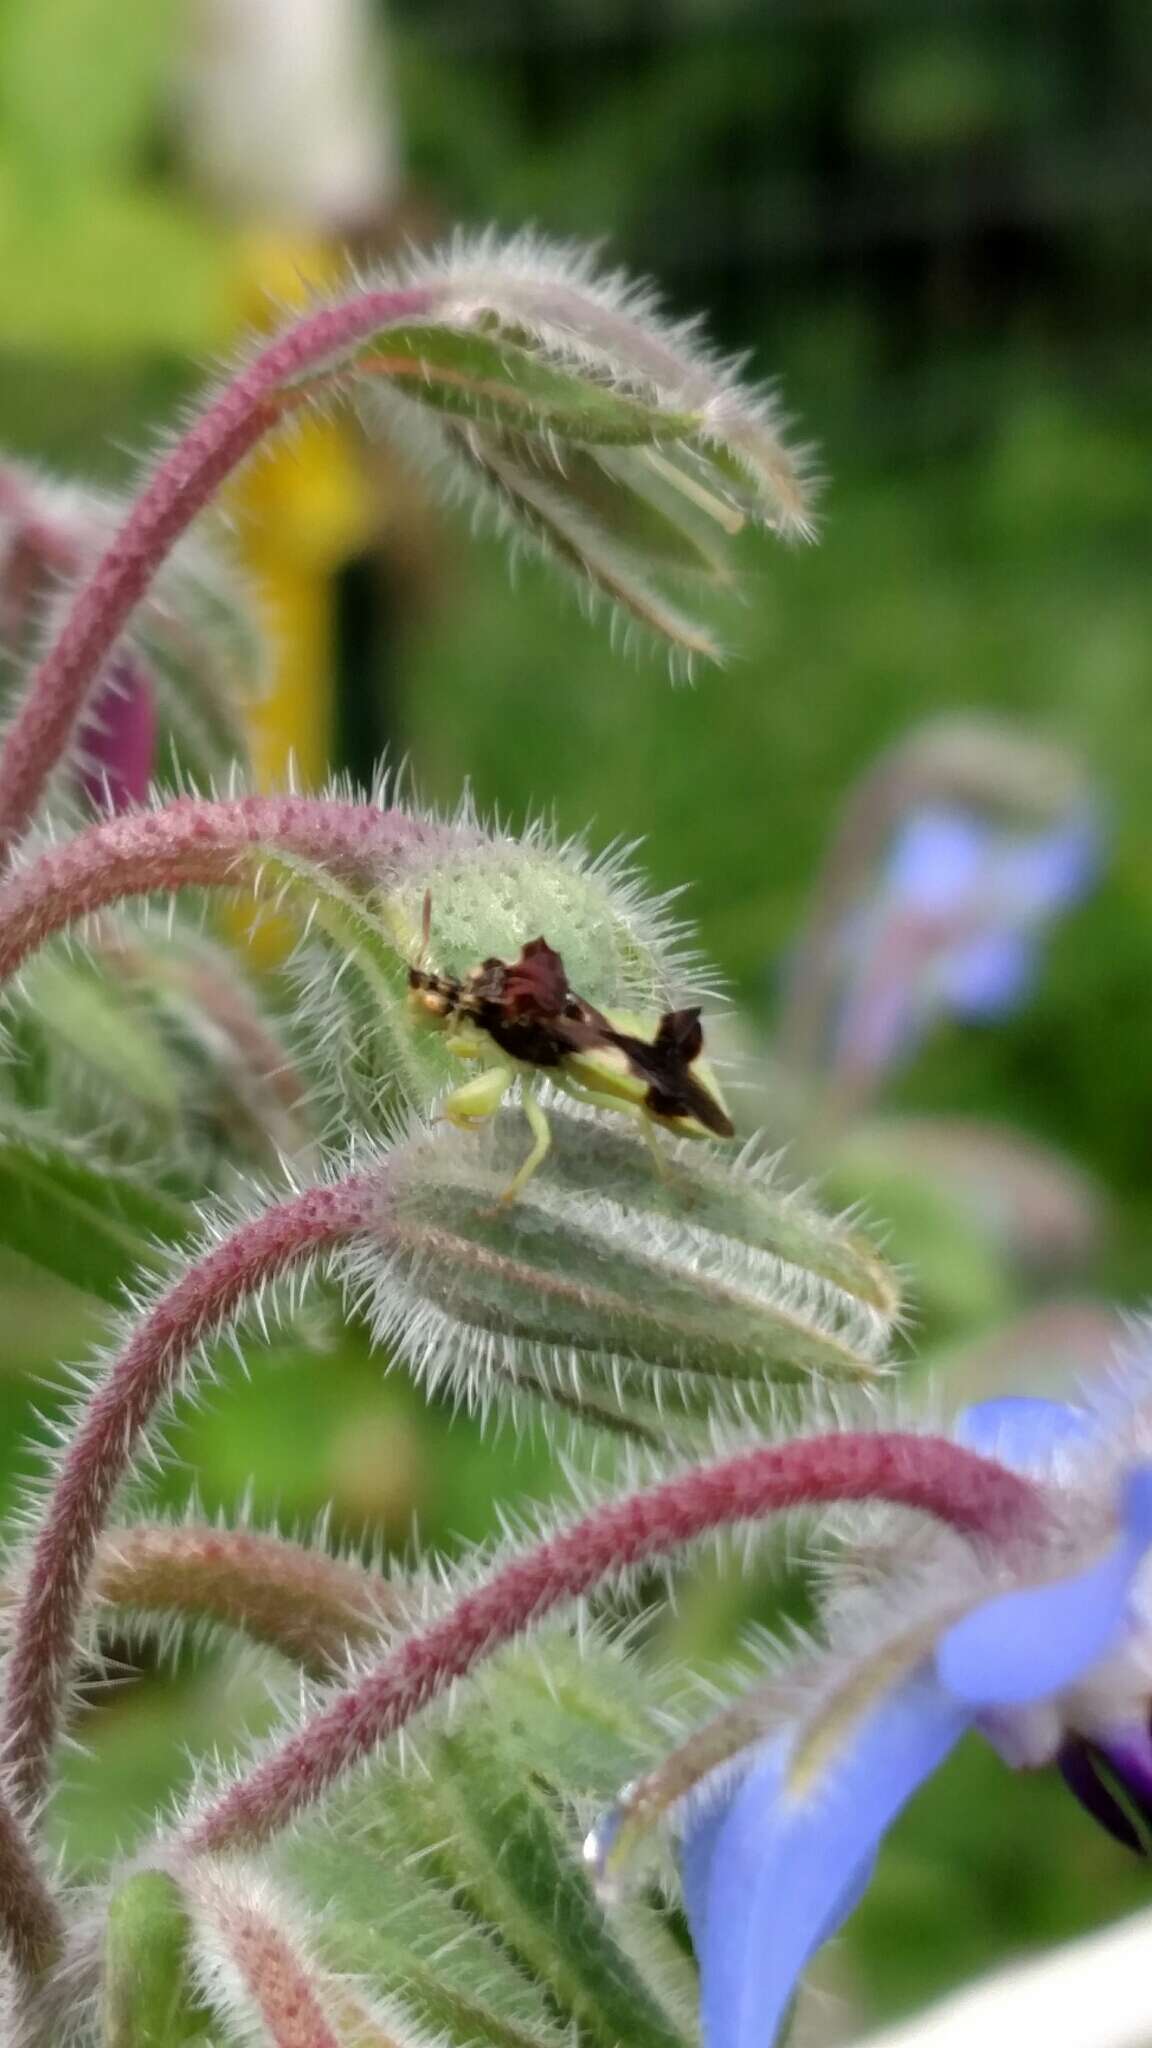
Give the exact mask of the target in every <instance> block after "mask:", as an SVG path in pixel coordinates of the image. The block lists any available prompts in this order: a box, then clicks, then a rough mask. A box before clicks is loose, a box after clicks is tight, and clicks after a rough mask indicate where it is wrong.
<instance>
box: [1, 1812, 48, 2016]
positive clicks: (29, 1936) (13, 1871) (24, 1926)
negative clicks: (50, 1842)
mask: <svg viewBox="0 0 1152 2048" xmlns="http://www.w3.org/2000/svg"><path fill="white" fill-rule="evenodd" d="M63 1936H64V1923H63V1921H62V1920H61V1918H60V1914H59V1912H58V1910H57V1907H56V1903H55V1901H54V1899H53V1897H52V1894H51V1892H50V1891H49V1889H48V1886H47V1884H46V1883H45V1880H44V1877H43V1874H42V1873H41V1870H40V1866H39V1864H38V1863H37V1861H36V1856H35V1853H34V1851H33V1848H32V1844H31V1842H30V1841H29V1839H28V1836H27V1834H26V1833H25V1831H24V1827H23V1824H22V1822H21V1820H20V1818H19V1816H18V1814H17V1813H16V1812H15V1810H14V1809H13V1807H12V1806H11V1805H10V1804H9V1801H8V1797H7V1795H6V1794H5V1793H3V1792H0V1948H3V1949H4V1950H5V1951H6V1953H7V1957H8V1960H9V1961H10V1963H11V1964H12V1966H13V1968H14V1970H15V1971H16V1972H17V1974H18V1975H19V1977H21V1978H23V1979H25V1980H28V1979H34V1978H36V1977H38V1976H39V1975H40V1974H41V1972H42V1971H44V1970H46V1969H47V1968H48V1967H49V1965H50V1964H51V1963H52V1962H53V1961H54V1959H55V1957H56V1956H57V1955H58V1953H59V1951H60V1947H61V1944H62V1941H63Z"/></svg>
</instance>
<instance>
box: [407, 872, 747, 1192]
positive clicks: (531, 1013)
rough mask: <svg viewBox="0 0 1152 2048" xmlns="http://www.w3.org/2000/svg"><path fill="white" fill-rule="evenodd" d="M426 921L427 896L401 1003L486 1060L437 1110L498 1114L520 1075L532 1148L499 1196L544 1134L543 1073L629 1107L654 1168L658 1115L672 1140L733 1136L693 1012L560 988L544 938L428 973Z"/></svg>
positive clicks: (555, 959)
mask: <svg viewBox="0 0 1152 2048" xmlns="http://www.w3.org/2000/svg"><path fill="white" fill-rule="evenodd" d="M431 921H432V900H431V897H430V896H426V897H425V899H424V943H423V947H422V950H421V956H420V964H419V965H417V966H414V967H410V968H409V970H408V992H409V1001H410V1002H411V1003H412V1005H413V1006H414V1008H415V1009H416V1010H417V1011H418V1012H419V1013H420V1014H421V1015H422V1016H423V1017H424V1018H425V1019H426V1020H427V1021H428V1022H429V1023H431V1024H432V1025H433V1026H434V1027H435V1028H436V1029H437V1030H440V1031H442V1032H443V1033H444V1034H445V1045H446V1049H447V1051H448V1052H450V1053H451V1054H453V1056H454V1057H455V1058H457V1059H461V1060H474V1061H477V1062H482V1065H483V1071H482V1072H481V1073H479V1074H477V1075H476V1076H475V1078H474V1079H473V1080H471V1081H465V1082H463V1083H462V1085H461V1086H460V1087H459V1088H454V1089H453V1090H452V1093H451V1094H450V1095H449V1096H448V1097H447V1098H446V1100H445V1102H444V1104H443V1110H442V1114H443V1115H444V1116H446V1117H447V1118H448V1120H449V1122H450V1123H453V1124H456V1125H457V1126H458V1127H459V1128H461V1129H464V1130H467V1129H469V1128H471V1126H472V1125H474V1124H477V1123H480V1122H482V1121H483V1119H484V1118H485V1117H489V1116H494V1115H495V1113H496V1111H497V1110H498V1109H499V1107H500V1104H501V1103H502V1102H503V1100H504V1097H505V1095H506V1094H507V1093H508V1090H509V1088H510V1087H511V1086H512V1083H513V1081H515V1080H517V1079H519V1080H520V1081H521V1083H522V1100H523V1104H524V1114H525V1116H526V1117H527V1119H528V1124H529V1128H530V1130H531V1132H532V1148H531V1150H530V1152H529V1153H528V1156H527V1158H526V1159H525V1160H524V1162H523V1164H522V1165H521V1166H520V1167H519V1168H518V1170H517V1172H516V1173H515V1174H514V1175H513V1177H512V1179H511V1181H510V1182H509V1184H508V1186H507V1187H506V1188H505V1189H504V1192H503V1194H502V1195H501V1198H500V1199H501V1201H504V1202H511V1201H514V1200H515V1199H516V1196H517V1195H519V1194H520V1193H521V1192H522V1190H523V1189H524V1188H525V1187H526V1186H527V1183H528V1182H529V1181H530V1180H531V1178H532V1175H533V1174H534V1173H535V1171H536V1169H537V1167H538V1166H539V1165H540V1163H541V1161H542V1160H543V1158H544V1156H545V1154H546V1153H547V1151H548V1147H549V1144H550V1143H551V1133H550V1131H549V1127H548V1119H547V1117H546V1116H545V1114H544V1111H543V1110H542V1108H541V1107H540V1104H539V1102H538V1101H537V1099H536V1094H535V1087H534V1083H535V1080H536V1076H537V1075H538V1074H540V1073H544V1074H546V1075H547V1077H548V1079H549V1080H550V1081H551V1082H552V1083H553V1084H554V1086H556V1087H557V1088H562V1089H563V1091H564V1093H565V1094H566V1095H571V1096H573V1097H574V1098H575V1100H576V1101H577V1102H588V1103H592V1104H593V1105H594V1106H595V1107H596V1108H597V1109H615V1110H621V1111H623V1112H624V1114H625V1115H628V1116H632V1117H634V1118H635V1119H636V1121H637V1122H638V1123H639V1125H640V1128H641V1130H642V1131H643V1133H644V1135H645V1137H646V1138H647V1140H648V1142H649V1144H650V1145H651V1146H652V1149H653V1152H654V1155H655V1158H656V1162H657V1165H658V1167H659V1168H660V1171H661V1172H663V1170H664V1165H663V1160H662V1158H661V1155H660V1152H659V1148H658V1147H657V1145H656V1142H655V1138H654V1135H653V1130H654V1127H655V1126H656V1125H659V1126H660V1127H661V1128H662V1129H664V1130H666V1131H672V1132H673V1133H674V1134H675V1135H676V1136H677V1137H681V1138H731V1137H733V1136H734V1135H735V1132H734V1130H733V1125H732V1119H731V1117H730V1116H729V1114H728V1111H727V1109H726V1107H725V1105H724V1100H723V1097H722V1096H721V1093H720V1089H719V1087H718V1085H717V1082H716V1079H715V1076H714V1075H713V1073H712V1071H711V1069H710V1067H709V1066H708V1063H707V1061H706V1060H705V1059H704V1056H703V1046H704V1033H703V1030H702V1028H701V1024H700V1012H699V1010H666V1011H665V1012H664V1013H663V1015H662V1016H660V1017H657V1018H656V1019H655V1020H653V1021H649V1020H646V1019H644V1018H640V1017H634V1016H630V1015H626V1014H625V1013H624V1012H622V1011H619V1010H610V1011H605V1010H597V1009H595V1008H594V1007H593V1005H592V1004H591V1003H588V1002H585V1000H584V998H583V997H582V996H578V995H577V994H576V993H575V991H574V990H573V989H572V988H571V987H570V986H569V982H568V976H567V974H566V972H565V969H564V962H563V960H562V959H561V957H560V955H559V953H557V952H556V951H555V950H554V949H553V947H551V946H550V945H549V944H548V941H547V940H546V939H543V938H540V939H530V940H529V941H528V942H527V944H526V945H524V946H522V947H521V950H520V957H519V959H518V960H511V961H510V960H498V959H494V958H493V959H489V960H482V961H481V962H480V964H479V966H478V967H472V968H470V969H469V971H468V973H467V974H465V975H463V976H460V977H458V976H456V975H450V974H435V973H433V972H432V971H431V969H429V968H426V967H425V966H424V965H423V962H424V960H425V959H426V958H427V953H428V939H429V933H430V930H431Z"/></svg>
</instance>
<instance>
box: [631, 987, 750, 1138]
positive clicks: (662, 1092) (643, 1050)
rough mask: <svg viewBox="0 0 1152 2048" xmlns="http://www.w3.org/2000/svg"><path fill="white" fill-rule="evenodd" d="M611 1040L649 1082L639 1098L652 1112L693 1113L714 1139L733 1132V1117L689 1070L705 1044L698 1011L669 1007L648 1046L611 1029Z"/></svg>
mask: <svg viewBox="0 0 1152 2048" xmlns="http://www.w3.org/2000/svg"><path fill="white" fill-rule="evenodd" d="M609 1038H610V1042H611V1043H612V1044H613V1045H616V1046H619V1048H620V1050H621V1051H622V1052H624V1053H626V1054H627V1057H628V1064H629V1065H630V1067H631V1069H632V1072H633V1073H634V1074H637V1075H639V1076H640V1078H641V1079H643V1080H645V1081H647V1083H648V1093H647V1095H646V1096H645V1098H644V1105H645V1108H646V1109H649V1110H650V1111H651V1112H652V1115H653V1116H666V1117H679V1116H684V1117H693V1118H695V1120H696V1122H697V1123H698V1124H703V1126H704V1129H705V1130H706V1131H711V1132H712V1134H713V1136H714V1137H717V1138H731V1137H733V1136H734V1135H735V1131H734V1127H733V1124H732V1120H731V1118H730V1117H729V1115H728V1113H727V1111H726V1110H725V1109H724V1108H722V1106H721V1104H720V1103H719V1102H717V1100H716V1098H715V1096H714V1095H712V1094H710V1093H709V1091H708V1089H707V1088H705V1087H704V1086H703V1085H702V1083H701V1082H699V1081H698V1080H697V1079H696V1077H695V1075H694V1074H693V1072H692V1065H691V1063H692V1061H693V1060H694V1059H698V1058H699V1056H700V1054H701V1052H702V1051H703V1048H704V1033H703V1031H702V1029H701V1026H700V1012H699V1010H669V1011H668V1012H667V1013H666V1014H665V1015H664V1016H663V1017H662V1018H661V1019H660V1025H659V1028H658V1030H657V1032H656V1036H655V1038H654V1039H653V1040H652V1043H651V1044H648V1043H647V1041H646V1040H645V1039H643V1038H633V1037H632V1035H631V1033H630V1032H626V1031H614V1032H611V1033H610V1034H609Z"/></svg>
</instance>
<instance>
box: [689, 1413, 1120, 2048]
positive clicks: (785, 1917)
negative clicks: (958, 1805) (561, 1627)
mask: <svg viewBox="0 0 1152 2048" xmlns="http://www.w3.org/2000/svg"><path fill="white" fill-rule="evenodd" d="M1102 1419H1103V1418H1102V1415H1101V1412H1100V1411H1099V1410H1097V1411H1096V1412H1095V1413H1094V1412H1093V1411H1092V1410H1090V1409H1088V1408H1078V1407H1074V1406H1071V1405H1066V1404H1063V1403H1056V1402H1049V1401H1041V1400H1014V1401H1006V1400H999V1401H991V1402H987V1403H984V1404H982V1405H981V1406H980V1407H978V1408H974V1409H972V1410H970V1411H969V1412H968V1414H967V1415H966V1416H965V1417H963V1418H962V1420H961V1422H960V1424H959V1426H958V1430H957V1434H958V1436H959V1438H960V1440H961V1441H962V1442H964V1443H965V1444H967V1445H968V1446H969V1447H970V1448H971V1449H974V1450H978V1451H980V1452H981V1453H983V1454H984V1455H990V1456H995V1457H998V1458H1000V1459H1001V1460H1002V1461H1003V1462H1004V1463H1005V1464H1009V1465H1011V1466H1013V1467H1015V1468H1016V1469H1019V1470H1023V1471H1026V1472H1027V1473H1028V1474H1029V1475H1030V1476H1031V1477H1033V1479H1035V1480H1036V1481H1037V1482H1038V1483H1040V1484H1041V1485H1043V1486H1044V1487H1045V1489H1046V1491H1047V1492H1049V1493H1050V1494H1051V1498H1052V1502H1053V1506H1054V1509H1055V1511H1056V1515H1055V1520H1054V1528H1055V1529H1056V1530H1057V1531H1058V1533H1057V1534H1056V1536H1055V1537H1054V1539H1053V1545H1052V1548H1051V1549H1050V1550H1049V1551H1048V1552H1046V1553H1045V1554H1043V1555H1041V1556H1039V1557H1037V1556H1036V1555H1026V1556H1022V1557H1021V1558H1019V1559H1014V1558H1012V1557H1010V1556H1005V1557H1004V1558H1003V1559H1001V1560H1000V1561H999V1563H998V1566H997V1568H996V1571H995V1573H994V1575H993V1578H992V1581H991V1584H989V1582H988V1581H987V1580H986V1581H985V1584H984V1587H983V1589H982V1591H980V1592H976V1593H974V1592H973V1589H972V1586H971V1585H969V1586H968V1588H967V1590H966V1591H965V1590H961V1582H960V1581H957V1582H956V1583H955V1584H954V1585H952V1586H951V1587H949V1584H948V1576H949V1574H948V1569H947V1567H946V1566H945V1567H943V1568H942V1569H941V1570H940V1572H939V1574H938V1577H939V1581H940V1585H939V1590H938V1591H936V1592H935V1593H934V1595H933V1599H934V1601H935V1605H934V1607H933V1606H932V1604H931V1602H930V1604H929V1607H928V1608H927V1609H926V1608H924V1607H923V1605H922V1606H921V1608H920V1611H919V1613H918V1614H917V1615H916V1616H915V1617H914V1618H913V1619H912V1620H911V1621H909V1619H908V1618H907V1617H905V1620H904V1623H903V1625H902V1626H898V1627H896V1628H895V1629H894V1628H893V1616H892V1614H891V1613H889V1615H888V1620H887V1629H886V1632H885V1631H881V1636H882V1639H881V1640H880V1641H879V1642H878V1643H873V1644H872V1645H871V1646H870V1647H867V1648H866V1649H865V1650H864V1651H863V1652H861V1651H860V1650H859V1647H858V1646H857V1647H856V1649H855V1652H854V1654H853V1656H851V1657H850V1658H847V1659H843V1658H842V1659H840V1660H839V1661H838V1662H837V1663H836V1664H835V1665H834V1668H833V1676H832V1679H831V1681H830V1682H829V1683H828V1684H827V1685H826V1686H824V1687H823V1689H822V1690H821V1691H820V1692H819V1693H818V1695H817V1698H816V1702H815V1705H814V1706H813V1707H812V1708H811V1710H810V1711H808V1712H806V1713H803V1714H800V1715H798V1716H797V1718H796V1720H795V1721H794V1722H791V1723H789V1724H788V1725H787V1726H784V1727H777V1729H776V1730H775V1731H774V1732H773V1733H772V1734H771V1735H769V1736H768V1737H767V1738H766V1739H765V1740H763V1741H762V1742H761V1743H759V1744H758V1745H757V1746H756V1747H754V1748H753V1749H751V1750H749V1751H746V1752H745V1753H744V1755H743V1757H742V1758H741V1759H740V1763H741V1765H742V1766H743V1768H742V1769H741V1770H740V1773H739V1775H738V1776H737V1777H736V1778H735V1779H734V1780H733V1778H732V1777H731V1775H728V1777H727V1780H726V1782H724V1783H722V1784H721V1789H720V1791H719V1794H718V1795H717V1794H715V1792H714V1791H713V1792H711V1793H710V1789H709V1787H710V1781H709V1780H708V1779H704V1780H703V1781H702V1786H701V1788H700V1789H698V1791H697V1793H696V1794H695V1795H694V1797H693V1799H692V1801H691V1802H690V1804H689V1809H688V1818H687V1823H686V1826H685V1829H684V1833H683V1840H682V1851H681V1866H682V1873H683V1882H684V1895H685V1901H686V1905H687V1910H688V1915H689V1920H690V1923H691V1927H692V1933H693V1937H694V1940H695V1943H696V1949H697V1954H698V1956H699V1961H700V1970H701V1985H702V2004H703V2020H704V2034H705V2040H706V2043H707V2048H770V2043H771V2042H772V2041H773V2039H774V2038H775V2036H776V2034H777V2032H778V2029H779V2028H780V2026H781V2023H782V2021H783V2019H784V2017H785V2015H786V2013H787V2010H788V2007H789V2005H790V2003H791V2000H792V1998H793V1996H794V1993H795V1991H796V1988H797V1984H798V1981H799V1979H800V1977H801V1975H802V1973H803V1971H804V1969H805V1967H806V1965H807V1964H808V1962H809V1961H810V1959H811V1957H812V1956H813V1954H814V1953H815V1951H816V1950H817V1949H818V1948H819V1947H820V1945H821V1944H822V1943H823V1942H824V1941H826V1940H827V1938H828V1937H829V1935H831V1934H833V1933H834V1932H835V1931H836V1930H837V1928H839V1927H840V1926H841V1925H842V1923H843V1921H844V1920H845V1918H846V1917H847V1915H848V1914H849V1912H850V1911H851V1909H852V1907H853V1906H854V1905H855V1903H856V1901H857V1900H858V1898H859V1897H860V1894H861V1893H862V1891H863V1890H864V1889H865V1887H866V1885H867V1883H868V1880H869V1878H870V1875H871V1871H872V1865H873V1859H874V1857H875V1854H876V1851H877V1849H878V1847H879V1845H880V1842H881V1840H882V1838H883V1836H884V1834H885V1832H886V1831H887V1829H888V1828H889V1826H890V1825H891V1824H892V1822H893V1821H894V1820H895V1819H896V1817H897V1815H898V1814H899V1812H900V1811H901V1809H902V1808H903V1806H904V1805H905V1804H906V1802H907V1801H908V1800H909V1799H910V1798H911V1796H912V1795H913V1793H914V1792H915V1791H916V1790H917V1788H918V1787H919V1786H920V1785H921V1784H922V1783H923V1782H924V1780H925V1779H926V1778H927V1777H928V1776H929V1775H930V1774H931V1773H932V1772H933V1771H934V1770H935V1769H936V1768H937V1767H938V1766H939V1765H940V1764H941V1763H942V1762H943V1761H944V1759H945V1758H946V1757H947V1756H948V1754H949V1752H950V1751H951V1750H952V1748H953V1747H954V1745H955V1744H956V1743H957V1742H958V1741H959V1739H960V1737H961V1736H962V1735H963V1734H964V1733H965V1732H966V1731H967V1730H968V1729H973V1728H974V1729H976V1730H978V1731H979V1732H980V1733H981V1734H982V1735H983V1736H985V1738H986V1739H987V1740H988V1741H989V1742H991V1743H992V1745H993V1746H994V1747H995V1748H996V1749H997V1750H998V1751H999V1753H1000V1754H1001V1755H1002V1756H1003V1757H1004V1759H1005V1761H1006V1762H1008V1763H1010V1764H1012V1765H1014V1766H1016V1767H1035V1766H1038V1765H1042V1764H1046V1763H1056V1764H1057V1765H1058V1766H1059V1768H1060V1769H1061V1771H1062V1772H1063V1774H1064V1777H1065V1779H1066V1781H1067V1783H1068V1784H1069V1786H1070V1787H1071V1789H1072V1790H1073V1792H1075V1793H1076V1795H1077V1797H1078V1798H1079V1799H1080V1800H1081V1801H1082V1803H1083V1804H1084V1805H1085V1806H1086V1807H1087V1808H1088V1810H1089V1811H1090V1812H1091V1813H1092V1814H1093V1815H1094V1816H1095V1817H1096V1819H1097V1820H1099V1821H1100V1822H1101V1823H1102V1824H1103V1826H1104V1827H1105V1828H1107V1829H1108V1830H1109V1832H1110V1833H1111V1834H1113V1835H1114V1836H1116V1837H1117V1838H1118V1839H1119V1840H1120V1841H1121V1842H1123V1843H1125V1844H1127V1845H1128V1846H1129V1847H1130V1848H1133V1849H1136V1850H1141V1851H1143V1850H1144V1849H1145V1847H1146V1841H1145V1837H1144V1835H1143V1834H1142V1832H1141V1823H1143V1824H1145V1825H1146V1827H1147V1828H1148V1829H1149V1830H1152V1735H1150V1718H1149V1717H1150V1695H1152V1639H1150V1617H1149V1613H1148V1611H1147V1607H1146V1605H1145V1606H1143V1607H1142V1599H1141V1596H1142V1592H1143V1591H1144V1588H1142V1586H1141V1580H1142V1576H1143V1569H1144V1565H1145V1561H1146V1559H1147V1557H1148V1553H1149V1551H1150V1550H1152V1463H1147V1462H1144V1460H1143V1458H1142V1457H1137V1458H1135V1459H1131V1460H1129V1461H1128V1462H1126V1463H1124V1464H1118V1463H1117V1462H1116V1461H1115V1458H1114V1456H1112V1455H1110V1453H1109V1451H1108V1448H1107V1446H1106V1444H1105V1442H1104V1440H1103V1436H1102ZM936 1579H937V1574H936V1573H934V1572H933V1571H932V1570H931V1569H930V1570H929V1572H928V1582H929V1583H930V1584H932V1585H935V1584H936ZM716 1782H717V1781H716V1780H715V1779H713V1780H712V1781H711V1784H712V1786H713V1787H714V1786H715V1784H716Z"/></svg>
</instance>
